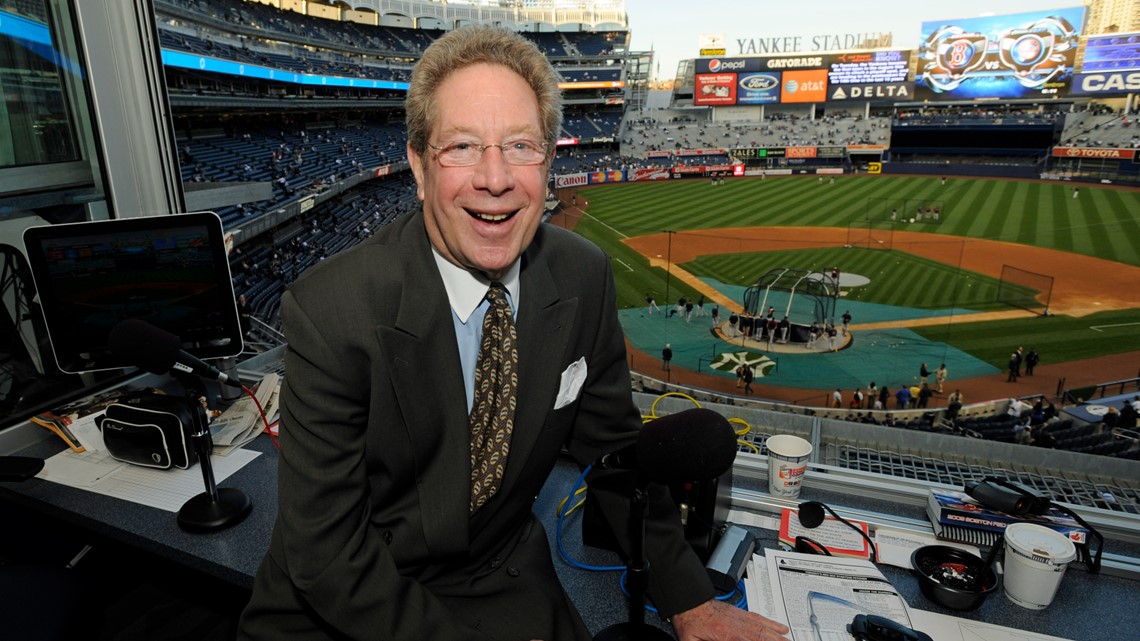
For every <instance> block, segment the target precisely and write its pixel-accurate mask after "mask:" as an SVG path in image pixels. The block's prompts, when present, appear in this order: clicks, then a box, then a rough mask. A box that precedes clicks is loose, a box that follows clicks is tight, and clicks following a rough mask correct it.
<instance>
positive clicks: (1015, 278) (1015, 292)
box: [997, 265, 1053, 316]
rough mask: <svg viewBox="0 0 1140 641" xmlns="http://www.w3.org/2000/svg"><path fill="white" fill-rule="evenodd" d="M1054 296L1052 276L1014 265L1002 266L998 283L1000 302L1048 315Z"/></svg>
mask: <svg viewBox="0 0 1140 641" xmlns="http://www.w3.org/2000/svg"><path fill="white" fill-rule="evenodd" d="M1052 296H1053V277H1052V276H1050V275H1048V274H1039V273H1037V272H1031V271H1028V270H1025V269H1020V268H1018V267H1014V266H1012V265H1002V266H1001V281H1000V282H999V283H998V290H997V301H998V302H999V303H1005V304H1006V305H1010V306H1012V307H1020V308H1021V309H1025V310H1028V311H1031V312H1033V313H1034V314H1040V315H1042V316H1048V315H1049V301H1050V299H1051V298H1052Z"/></svg>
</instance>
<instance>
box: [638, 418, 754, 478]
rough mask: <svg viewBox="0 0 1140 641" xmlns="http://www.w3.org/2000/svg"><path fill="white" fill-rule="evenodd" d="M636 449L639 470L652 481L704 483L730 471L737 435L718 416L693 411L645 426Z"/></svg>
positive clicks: (656, 420)
mask: <svg viewBox="0 0 1140 641" xmlns="http://www.w3.org/2000/svg"><path fill="white" fill-rule="evenodd" d="M636 449H637V460H638V461H639V463H640V466H641V470H642V472H643V473H644V474H645V476H646V478H648V479H649V480H651V481H656V482H658V483H673V482H685V481H707V480H711V479H714V478H718V477H719V476H720V475H721V474H724V473H725V472H726V471H728V469H729V468H731V467H732V463H733V462H734V461H735V460H736V432H734V431H733V429H732V425H730V424H729V423H728V420H727V419H725V418H724V417H723V416H721V415H720V414H717V413H716V412H714V411H712V410H707V409H703V408H694V409H689V410H685V411H683V412H678V413H676V414H670V415H668V416H663V417H661V418H658V419H655V420H653V421H650V422H648V423H646V424H645V425H644V426H643V427H642V430H641V435H640V436H639V437H638V441H637V446H636Z"/></svg>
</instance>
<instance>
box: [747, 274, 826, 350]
mask: <svg viewBox="0 0 1140 641" xmlns="http://www.w3.org/2000/svg"><path fill="white" fill-rule="evenodd" d="M838 296H839V283H838V282H836V280H835V279H834V278H832V277H831V275H829V274H822V273H820V272H812V271H808V270H805V269H790V268H783V267H777V268H775V269H770V270H768V272H767V273H765V274H764V275H763V276H761V277H760V278H758V279H757V280H756V282H755V283H754V284H752V285H750V286H749V287H748V288H747V289H745V290H744V314H745V315H746V316H751V317H754V318H761V319H762V318H766V317H767V315H768V310H769V309H771V310H772V315H773V316H774V317H775V319H776V320H777V321H780V320H782V319H783V318H784V317H785V316H787V317H788V320H789V322H790V323H791V333H790V335H789V337H788V340H789V342H792V343H807V342H808V340H809V338H810V331H809V330H810V328H811V327H812V326H813V325H815V326H817V327H819V328H824V327H827V326H828V325H834V324H835V305H836V299H837V298H838Z"/></svg>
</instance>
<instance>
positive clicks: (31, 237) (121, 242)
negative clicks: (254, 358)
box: [24, 212, 242, 373]
mask: <svg viewBox="0 0 1140 641" xmlns="http://www.w3.org/2000/svg"><path fill="white" fill-rule="evenodd" d="M24 247H25V249H26V251H27V254H28V262H29V266H30V267H31V272H32V277H33V280H34V282H35V286H36V291H37V292H38V294H39V300H40V307H41V309H42V311H43V318H44V323H45V324H46V326H47V333H48V336H49V337H50V340H51V348H52V354H53V355H54V357H55V361H56V364H57V365H58V367H59V369H60V370H62V371H64V372H69V373H79V372H91V371H101V370H111V369H123V368H128V367H131V366H132V363H130V362H127V359H124V357H123V356H122V355H121V354H118V353H116V352H115V350H113V349H111V343H110V339H109V337H110V335H111V331H112V330H113V329H114V328H115V326H116V325H118V324H119V323H120V322H122V321H124V320H127V319H137V320H141V321H145V322H146V323H149V324H150V325H153V326H155V327H157V328H159V329H162V330H165V331H166V332H169V333H170V334H173V335H175V336H177V337H178V338H179V339H180V341H181V348H182V349H184V350H185V351H186V352H188V353H190V354H193V355H194V356H196V357H198V358H200V359H208V358H223V357H229V356H236V355H238V354H240V353H241V350H242V335H241V323H240V321H239V317H238V312H237V304H236V302H235V300H234V294H233V284H232V282H231V280H230V268H229V260H228V257H227V255H226V248H225V242H224V237H223V233H222V222H221V219H220V218H219V217H218V216H217V215H216V214H214V213H212V212H201V213H190V214H178V215H172V216H148V217H143V218H125V219H118V220H104V221H89V222H81V223H71V224H63V225H49V226H41V227H30V228H28V229H26V230H25V231H24Z"/></svg>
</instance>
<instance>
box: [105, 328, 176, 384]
mask: <svg viewBox="0 0 1140 641" xmlns="http://www.w3.org/2000/svg"><path fill="white" fill-rule="evenodd" d="M109 339H110V342H109V345H110V347H111V352H112V353H113V354H115V355H116V356H119V357H120V358H123V359H125V360H127V361H128V362H130V363H131V364H132V365H134V366H135V367H138V368H140V369H144V370H146V371H148V372H150V373H152V374H165V373H167V372H169V371H170V369H171V368H172V367H174V363H175V362H177V360H178V352H179V351H180V350H181V349H182V344H181V341H179V340H178V337H177V336H175V335H174V334H171V333H170V332H168V331H166V330H164V329H160V328H158V327H155V326H154V325H151V324H150V323H148V322H146V321H143V320H139V319H137V318H128V319H126V320H124V321H120V322H119V323H118V324H117V325H115V326H114V327H112V328H111V334H110V336H109Z"/></svg>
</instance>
